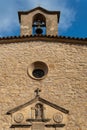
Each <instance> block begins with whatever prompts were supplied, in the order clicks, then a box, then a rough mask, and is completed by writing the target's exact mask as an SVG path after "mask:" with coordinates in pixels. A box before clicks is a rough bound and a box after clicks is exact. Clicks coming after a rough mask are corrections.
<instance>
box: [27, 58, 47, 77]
mask: <svg viewBox="0 0 87 130" xmlns="http://www.w3.org/2000/svg"><path fill="white" fill-rule="evenodd" d="M47 73H48V67H47V65H46V64H45V63H44V62H41V61H36V62H34V63H32V64H31V65H30V66H29V67H28V74H29V76H31V77H32V78H34V79H43V78H45V76H46V75H47Z"/></svg>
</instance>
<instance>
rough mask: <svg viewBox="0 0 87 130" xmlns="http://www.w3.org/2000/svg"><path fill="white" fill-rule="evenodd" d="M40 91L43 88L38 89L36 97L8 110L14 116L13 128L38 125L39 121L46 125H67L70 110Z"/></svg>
mask: <svg viewBox="0 0 87 130" xmlns="http://www.w3.org/2000/svg"><path fill="white" fill-rule="evenodd" d="M39 92H41V90H39V89H36V90H35V93H36V96H35V98H34V99H32V100H30V101H29V102H26V103H24V104H22V105H20V106H17V107H15V108H13V109H11V110H10V111H8V112H7V114H9V115H11V118H12V126H11V127H12V128H13V127H34V126H35V127H36V124H37V122H38V123H39V125H41V123H42V125H43V126H44V127H64V126H65V124H66V121H67V116H68V115H67V114H68V113H69V111H68V110H66V109H64V108H62V107H60V106H58V105H56V104H54V103H52V102H50V101H47V100H45V99H43V98H41V97H40V95H39ZM39 127H40V126H39Z"/></svg>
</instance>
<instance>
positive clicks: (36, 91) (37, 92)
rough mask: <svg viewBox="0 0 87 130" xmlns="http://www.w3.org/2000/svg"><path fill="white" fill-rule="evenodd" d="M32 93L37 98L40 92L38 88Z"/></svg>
mask: <svg viewBox="0 0 87 130" xmlns="http://www.w3.org/2000/svg"><path fill="white" fill-rule="evenodd" d="M34 92H35V93H36V96H37V97H38V96H39V93H40V92H41V90H40V89H39V88H37V89H36V90H35V91H34Z"/></svg>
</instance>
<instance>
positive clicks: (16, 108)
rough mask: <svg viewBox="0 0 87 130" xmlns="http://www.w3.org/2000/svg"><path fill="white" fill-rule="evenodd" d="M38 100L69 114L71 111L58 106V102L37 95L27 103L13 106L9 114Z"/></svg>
mask: <svg viewBox="0 0 87 130" xmlns="http://www.w3.org/2000/svg"><path fill="white" fill-rule="evenodd" d="M38 101H39V102H40V103H43V104H46V105H48V106H50V107H52V108H54V109H57V110H59V111H61V112H63V113H65V114H68V113H69V111H68V110H66V109H64V108H62V107H60V106H58V105H56V104H54V103H52V102H49V101H47V100H45V99H43V98H41V97H39V96H37V97H35V98H34V99H32V100H30V101H29V102H27V103H25V104H22V105H20V106H18V107H15V108H13V109H12V110H10V111H8V112H7V114H12V113H15V112H17V111H19V110H21V109H23V108H25V107H27V106H29V105H31V104H33V103H37V102H38Z"/></svg>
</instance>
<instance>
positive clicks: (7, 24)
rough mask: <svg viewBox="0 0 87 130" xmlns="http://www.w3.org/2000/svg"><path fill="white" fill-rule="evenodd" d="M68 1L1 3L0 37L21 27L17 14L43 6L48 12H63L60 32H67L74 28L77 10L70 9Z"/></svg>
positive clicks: (44, 0) (9, 1)
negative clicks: (20, 11) (71, 27)
mask: <svg viewBox="0 0 87 130" xmlns="http://www.w3.org/2000/svg"><path fill="white" fill-rule="evenodd" d="M68 2H69V1H68V0H66V2H65V0H62V1H61V0H3V1H2V2H1V3H0V35H2V33H3V32H9V33H11V31H14V28H15V27H18V26H19V22H18V15H17V12H18V11H19V10H30V9H32V8H34V7H37V6H39V5H40V6H42V7H44V8H46V9H48V10H59V11H61V17H60V24H59V27H60V30H61V31H65V30H67V29H68V28H69V27H70V26H72V23H73V21H74V20H75V10H74V8H70V7H69V5H68Z"/></svg>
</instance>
